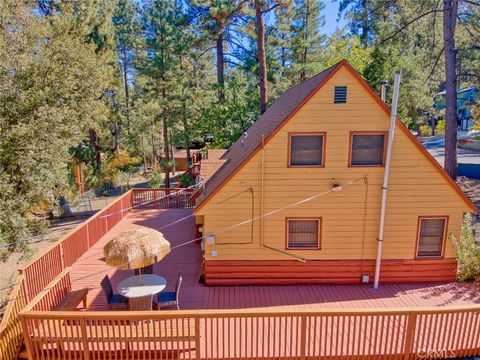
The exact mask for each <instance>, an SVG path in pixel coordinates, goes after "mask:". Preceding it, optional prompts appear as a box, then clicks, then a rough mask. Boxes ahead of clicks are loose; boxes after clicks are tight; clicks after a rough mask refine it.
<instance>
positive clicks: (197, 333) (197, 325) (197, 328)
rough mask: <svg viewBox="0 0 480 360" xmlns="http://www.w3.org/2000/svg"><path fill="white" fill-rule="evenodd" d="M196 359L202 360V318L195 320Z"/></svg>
mask: <svg viewBox="0 0 480 360" xmlns="http://www.w3.org/2000/svg"><path fill="white" fill-rule="evenodd" d="M195 359H197V360H200V318H198V317H196V318H195Z"/></svg>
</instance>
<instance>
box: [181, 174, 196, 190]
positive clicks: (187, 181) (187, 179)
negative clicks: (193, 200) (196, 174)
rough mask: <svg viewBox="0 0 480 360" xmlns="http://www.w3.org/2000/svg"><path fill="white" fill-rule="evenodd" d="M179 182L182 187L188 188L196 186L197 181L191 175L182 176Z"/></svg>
mask: <svg viewBox="0 0 480 360" xmlns="http://www.w3.org/2000/svg"><path fill="white" fill-rule="evenodd" d="M179 182H180V184H181V185H183V187H186V188H187V187H190V186H192V185H193V184H195V180H194V179H193V178H192V176H191V175H189V174H182V175H180V177H179Z"/></svg>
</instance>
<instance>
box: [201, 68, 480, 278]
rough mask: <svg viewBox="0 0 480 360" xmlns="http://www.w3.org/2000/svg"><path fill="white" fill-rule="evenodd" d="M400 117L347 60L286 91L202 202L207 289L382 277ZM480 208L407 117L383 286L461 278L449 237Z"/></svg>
mask: <svg viewBox="0 0 480 360" xmlns="http://www.w3.org/2000/svg"><path fill="white" fill-rule="evenodd" d="M389 124H390V110H389V109H388V108H387V106H386V105H385V104H384V103H383V102H382V100H381V99H380V98H379V97H378V96H377V95H376V94H375V92H374V91H373V90H372V89H371V88H370V87H369V86H368V85H367V83H366V82H365V81H364V80H363V79H362V78H361V76H360V75H359V74H358V73H357V72H356V71H355V70H354V69H353V68H352V66H351V65H350V64H348V62H346V61H341V62H339V63H338V64H336V65H334V66H332V67H330V68H328V69H326V70H324V71H323V72H321V73H319V74H317V75H315V76H314V77H312V78H311V79H309V80H306V81H304V82H302V83H300V84H299V85H297V86H294V87H292V88H290V89H289V90H287V91H286V92H285V93H284V94H283V95H282V96H280V97H279V98H278V100H277V101H276V102H274V103H273V104H272V105H271V106H270V108H269V109H268V110H267V111H266V112H265V113H264V114H263V115H262V116H261V117H260V118H259V119H258V120H257V121H256V122H255V123H254V125H253V126H252V127H251V128H250V129H249V130H247V132H246V134H245V135H244V136H242V137H241V138H240V139H239V140H238V141H237V142H236V143H235V144H233V146H232V147H231V148H230V149H229V150H228V151H227V152H226V153H225V155H224V156H223V158H224V159H225V160H226V162H225V163H224V164H223V165H222V166H221V167H220V168H219V169H218V170H217V171H216V173H215V174H214V175H213V176H212V177H211V178H210V179H209V180H208V181H207V182H206V184H205V187H204V189H203V192H202V194H201V195H200V196H199V197H198V198H197V204H196V208H195V210H194V215H195V216H196V222H197V224H201V227H200V229H201V230H202V231H203V234H204V236H207V238H206V241H205V242H204V260H205V262H204V275H205V281H206V284H207V285H247V284H250V285H251V284H264V285H269V284H321V283H334V284H340V283H344V284H345V283H361V282H362V281H363V282H366V281H370V282H371V281H372V280H373V274H374V270H375V259H376V249H377V235H378V230H379V217H380V207H381V193H382V181H383V176H384V170H385V168H384V164H385V152H386V150H385V149H386V142H387V140H388V130H389ZM310 197H314V198H310ZM308 198H310V200H308ZM305 199H307V200H308V201H307V200H305ZM301 200H305V201H304V202H303V203H301V204H296V205H292V204H295V203H297V202H299V201H301ZM279 209H280V210H279ZM282 209H283V210H282ZM474 211H476V208H475V206H474V205H473V204H472V202H471V201H470V200H469V199H468V198H467V197H466V196H465V195H464V193H463V192H462V191H461V190H460V189H459V188H458V187H457V185H456V184H455V182H454V181H452V180H451V179H450V177H449V176H448V175H447V174H446V173H445V172H444V170H443V169H442V168H441V166H440V165H439V164H438V163H437V162H436V161H435V159H433V158H432V157H431V156H430V155H429V154H428V152H427V151H426V150H425V149H424V148H423V147H422V145H420V144H419V143H418V142H417V140H416V139H415V137H414V136H412V134H411V133H410V131H409V130H408V129H407V128H406V127H405V126H404V125H403V124H402V123H401V122H400V121H399V120H397V121H396V131H395V137H394V144H393V150H392V165H391V172H390V185H389V192H388V199H387V207H386V220H385V237H384V243H383V254H382V257H381V273H380V282H381V283H404V282H442V281H453V280H455V271H456V265H457V263H456V259H455V252H454V249H453V247H452V244H451V242H450V241H449V240H448V237H449V235H450V234H454V235H455V236H457V237H458V236H459V233H460V229H461V221H462V217H463V215H464V213H465V212H474ZM262 214H264V216H262ZM265 214H267V215H265ZM248 219H254V221H248Z"/></svg>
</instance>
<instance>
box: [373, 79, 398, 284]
mask: <svg viewBox="0 0 480 360" xmlns="http://www.w3.org/2000/svg"><path fill="white" fill-rule="evenodd" d="M399 90H400V71H396V72H395V84H394V86H393V101H392V113H391V117H390V131H389V133H388V143H387V157H386V160H385V173H384V175H383V186H382V207H381V211H380V226H379V229H378V238H377V258H376V261H375V279H374V282H373V288H374V289H378V283H379V281H380V267H381V264H382V247H383V235H384V230H385V214H386V210H387V193H388V179H389V176H390V163H391V161H392V147H393V136H394V133H395V119H396V118H397V109H398V93H399Z"/></svg>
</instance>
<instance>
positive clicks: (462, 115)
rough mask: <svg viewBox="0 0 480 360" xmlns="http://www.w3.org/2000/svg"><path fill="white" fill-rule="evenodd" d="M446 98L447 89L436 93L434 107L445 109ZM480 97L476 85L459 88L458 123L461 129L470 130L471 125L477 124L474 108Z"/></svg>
mask: <svg viewBox="0 0 480 360" xmlns="http://www.w3.org/2000/svg"><path fill="white" fill-rule="evenodd" d="M445 98H446V92H445V90H444V91H442V92H439V93H438V94H437V95H435V99H434V104H433V107H434V108H435V109H437V110H444V109H445ZM479 99H480V92H479V91H478V89H477V87H475V86H470V87H467V88H463V89H458V90H457V114H458V119H457V123H458V128H459V129H460V130H468V129H469V128H470V127H471V126H473V125H475V119H474V118H473V114H472V109H473V106H474V105H475V103H476V102H477V101H478V100H479Z"/></svg>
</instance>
